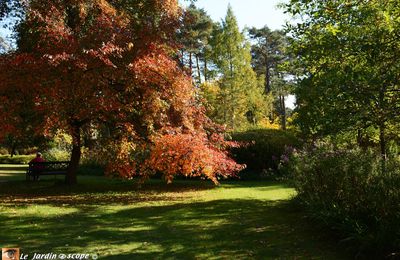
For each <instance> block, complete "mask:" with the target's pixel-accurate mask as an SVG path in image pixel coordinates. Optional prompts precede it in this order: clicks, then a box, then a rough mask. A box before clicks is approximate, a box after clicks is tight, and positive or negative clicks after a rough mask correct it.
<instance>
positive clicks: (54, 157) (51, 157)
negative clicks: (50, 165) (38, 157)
mask: <svg viewBox="0 0 400 260" xmlns="http://www.w3.org/2000/svg"><path fill="white" fill-rule="evenodd" d="M43 158H44V159H45V160H46V161H69V159H70V153H69V152H68V151H66V150H62V149H58V148H51V149H50V150H47V151H45V152H44V153H43Z"/></svg>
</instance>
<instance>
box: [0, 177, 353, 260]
mask: <svg viewBox="0 0 400 260" xmlns="http://www.w3.org/2000/svg"><path fill="white" fill-rule="evenodd" d="M1 178H2V177H1V176H0V180H1ZM6 179H7V180H8V182H0V223H1V225H2V226H1V232H0V243H1V245H0V246H2V247H6V246H18V247H21V248H22V250H23V252H25V253H28V254H33V253H34V252H37V253H40V252H43V253H46V252H58V253H86V252H87V253H91V254H92V253H95V254H97V255H98V256H99V259H121V258H122V259H168V258H170V259H174V258H175V259H346V258H348V256H346V255H345V254H344V253H343V252H341V251H340V246H339V245H337V244H336V243H335V242H334V241H332V240H330V239H329V237H328V236H327V235H326V234H324V232H320V231H319V230H317V229H316V228H315V227H313V225H312V223H308V222H307V221H308V220H307V218H305V217H304V214H303V213H302V211H301V210H300V209H298V208H297V207H295V206H294V204H293V203H291V202H290V199H291V198H292V197H293V196H294V195H295V192H294V190H293V189H292V188H290V187H288V186H287V185H285V184H281V183H277V182H243V181H229V182H223V183H222V184H221V185H220V186H217V187H216V186H214V185H213V184H212V183H210V182H203V181H182V180H181V181H176V182H174V183H173V184H171V185H166V184H165V183H163V182H161V181H157V180H152V181H150V182H148V183H146V184H144V185H143V186H141V187H138V186H136V185H135V184H133V183H132V182H130V181H122V180H110V179H106V178H103V177H90V176H81V177H80V178H79V184H78V185H76V186H73V187H69V186H65V185H63V184H62V182H61V180H59V181H54V180H53V179H51V178H50V179H47V180H42V181H39V182H25V181H23V178H20V177H15V176H14V177H13V178H6Z"/></svg>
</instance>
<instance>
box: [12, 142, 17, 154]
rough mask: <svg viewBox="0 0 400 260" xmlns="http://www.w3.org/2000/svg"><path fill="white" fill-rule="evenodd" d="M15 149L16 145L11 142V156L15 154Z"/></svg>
mask: <svg viewBox="0 0 400 260" xmlns="http://www.w3.org/2000/svg"><path fill="white" fill-rule="evenodd" d="M16 150H17V145H16V144H15V143H13V144H12V147H11V157H13V156H14V155H15V154H16Z"/></svg>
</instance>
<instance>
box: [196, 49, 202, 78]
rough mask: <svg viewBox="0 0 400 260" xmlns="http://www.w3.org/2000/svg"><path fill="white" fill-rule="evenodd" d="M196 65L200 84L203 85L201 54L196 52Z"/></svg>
mask: <svg viewBox="0 0 400 260" xmlns="http://www.w3.org/2000/svg"><path fill="white" fill-rule="evenodd" d="M196 66H197V76H198V77H199V84H200V85H201V71H200V65H199V55H198V54H196Z"/></svg>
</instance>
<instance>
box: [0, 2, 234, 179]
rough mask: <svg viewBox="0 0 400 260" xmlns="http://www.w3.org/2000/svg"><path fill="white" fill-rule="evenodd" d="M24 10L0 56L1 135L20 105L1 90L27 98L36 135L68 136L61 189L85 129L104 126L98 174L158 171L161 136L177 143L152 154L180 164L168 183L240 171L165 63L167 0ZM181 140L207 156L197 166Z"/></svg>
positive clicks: (172, 19)
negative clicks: (103, 165) (37, 120)
mask: <svg viewBox="0 0 400 260" xmlns="http://www.w3.org/2000/svg"><path fill="white" fill-rule="evenodd" d="M25 11H26V18H25V19H24V20H23V21H22V22H21V24H20V25H19V26H18V30H19V38H18V49H17V51H16V52H13V53H9V54H5V55H1V57H0V59H1V60H0V67H1V69H0V71H1V72H0V79H1V81H0V82H1V84H0V93H1V95H0V96H1V98H2V101H3V102H2V103H1V105H0V110H1V113H2V114H3V115H5V118H9V119H10V120H6V122H8V123H7V124H4V125H2V126H1V128H2V131H1V132H2V133H6V132H8V131H12V129H13V127H15V126H16V123H14V122H15V120H16V118H17V114H18V113H17V112H18V110H19V109H20V107H19V106H18V107H14V106H12V103H13V102H14V100H13V98H12V96H10V95H9V93H10V92H18V93H20V94H19V95H24V96H25V97H27V98H28V99H30V100H33V102H34V109H33V110H32V113H43V115H44V120H43V122H42V124H41V129H42V130H43V131H44V132H45V133H46V134H49V135H50V134H52V133H54V132H55V131H56V130H58V129H63V130H65V131H66V132H67V133H69V134H70V135H71V136H72V139H73V149H72V155H71V166H70V168H69V172H68V175H67V182H68V183H75V182H76V169H77V167H78V164H79V160H80V155H81V145H82V144H81V139H82V137H81V131H82V128H83V127H85V126H87V125H104V126H106V127H107V128H108V129H109V130H110V131H109V133H110V135H109V138H108V139H107V140H104V146H103V147H104V156H107V158H108V160H109V161H110V167H108V168H107V169H108V171H109V172H117V173H118V174H119V175H120V176H124V177H127V178H130V177H132V176H134V175H137V174H140V175H143V176H147V175H149V174H150V173H152V172H155V171H158V170H160V167H159V166H158V165H156V164H154V163H151V162H152V158H154V154H153V153H156V154H158V153H157V151H159V149H160V148H158V145H163V144H164V141H163V140H169V146H170V147H171V146H173V145H175V146H184V148H182V149H176V152H175V153H174V154H165V153H161V154H158V160H159V162H163V163H164V165H166V166H163V167H173V165H169V164H168V162H169V160H171V159H173V158H176V157H179V158H182V159H180V162H181V163H182V164H184V165H182V167H183V168H184V169H185V170H182V171H177V170H174V171H165V174H166V178H167V179H168V180H171V179H172V178H173V175H172V173H174V174H176V173H183V174H186V175H187V174H190V175H202V176H206V177H208V178H210V179H212V180H213V181H215V182H217V176H218V175H224V176H225V175H227V174H231V173H233V172H235V171H236V170H238V169H240V168H241V166H239V165H237V164H236V163H234V161H232V160H231V159H230V158H229V157H228V155H227V152H226V151H225V147H226V145H227V144H226V143H224V141H223V138H216V136H218V135H219V134H220V133H221V132H220V131H219V130H218V129H219V128H218V127H217V126H215V125H214V124H213V123H212V122H211V121H210V120H209V119H208V118H207V117H205V115H204V112H203V108H202V106H201V104H200V103H199V102H198V101H197V100H196V96H195V90H194V88H193V85H192V84H191V79H190V77H189V76H188V75H186V73H185V72H184V70H182V68H181V67H180V66H179V64H178V62H177V60H176V59H175V58H174V53H175V52H176V44H175V42H174V39H175V33H176V28H177V26H178V25H179V19H180V15H181V10H180V8H179V6H178V3H177V1H174V0H154V1H141V0H137V1H111V0H110V1H106V0H93V1H83V0H76V1H63V0H52V1H49V0H32V1H30V3H29V6H28V7H27V9H26V10H25ZM5 68H7V69H5ZM13 120H14V121H13ZM171 136H176V138H171ZM182 138H189V139H191V140H195V141H194V142H193V143H194V144H197V145H200V146H201V147H202V149H203V150H204V151H209V152H208V153H209V154H214V155H215V156H211V157H207V158H203V160H202V162H203V163H200V162H199V161H200V160H197V159H199V158H197V156H200V154H197V153H194V152H193V151H194V150H196V149H197V147H196V146H192V144H191V143H189V142H181V140H182ZM171 140H172V143H171ZM139 154H141V155H142V156H139ZM189 154H191V156H188V155H189ZM139 157H140V159H139ZM194 158H196V159H194ZM204 160H208V161H210V164H209V165H210V166H209V167H207V168H206V167H204ZM214 160H215V161H218V162H219V163H212V161H214ZM116 162H118V164H117V165H116V164H115V163H116ZM183 168H182V169H183ZM163 170H165V169H164V168H163Z"/></svg>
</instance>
